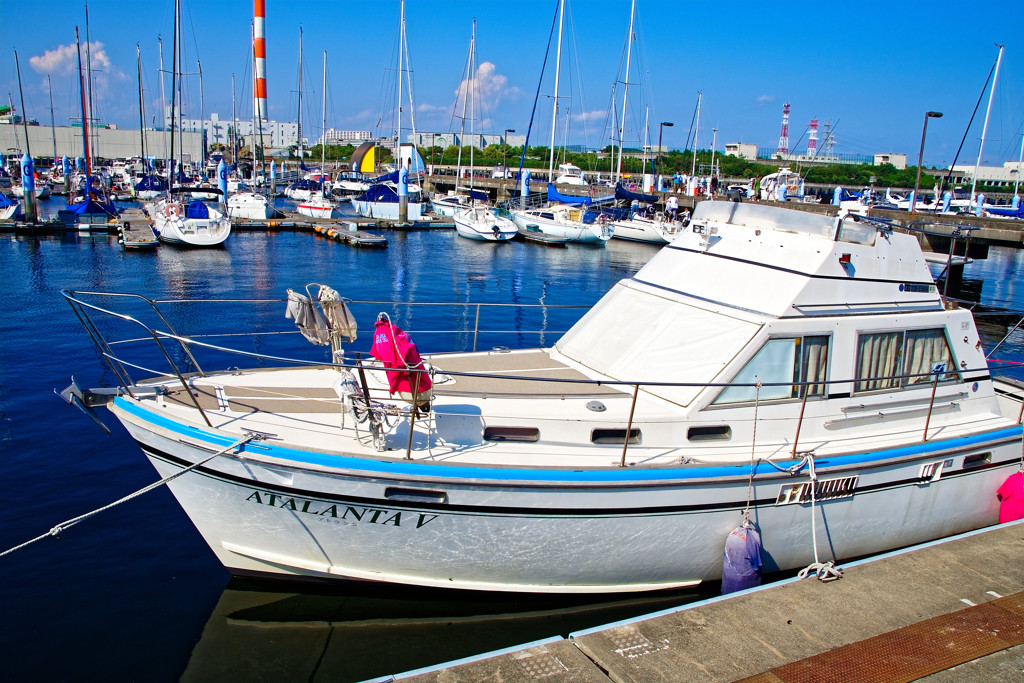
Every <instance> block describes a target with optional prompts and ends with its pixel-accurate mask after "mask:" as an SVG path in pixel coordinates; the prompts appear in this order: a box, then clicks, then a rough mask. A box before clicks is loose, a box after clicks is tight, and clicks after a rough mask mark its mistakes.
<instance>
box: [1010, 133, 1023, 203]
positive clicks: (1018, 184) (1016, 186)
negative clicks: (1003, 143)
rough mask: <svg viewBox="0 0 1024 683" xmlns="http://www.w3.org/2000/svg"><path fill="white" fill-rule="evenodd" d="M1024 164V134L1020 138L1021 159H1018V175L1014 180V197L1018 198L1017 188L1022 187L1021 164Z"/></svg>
mask: <svg viewBox="0 0 1024 683" xmlns="http://www.w3.org/2000/svg"><path fill="white" fill-rule="evenodd" d="M1022 163H1024V133H1021V136H1020V157H1019V158H1018V159H1017V174H1016V175H1015V176H1014V178H1013V196H1014V197H1017V196H1018V195H1017V188H1018V187H1019V186H1020V172H1021V164H1022Z"/></svg>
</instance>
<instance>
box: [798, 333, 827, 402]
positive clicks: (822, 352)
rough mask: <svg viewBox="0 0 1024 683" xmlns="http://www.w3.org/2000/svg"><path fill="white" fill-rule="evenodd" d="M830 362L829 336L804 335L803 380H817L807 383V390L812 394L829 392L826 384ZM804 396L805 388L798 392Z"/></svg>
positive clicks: (818, 394) (820, 394)
mask: <svg viewBox="0 0 1024 683" xmlns="http://www.w3.org/2000/svg"><path fill="white" fill-rule="evenodd" d="M827 363H828V337H804V338H803V355H802V363H801V366H802V369H803V381H805V382H815V384H808V385H806V387H805V388H806V390H807V391H809V392H810V395H811V396H822V395H824V394H827V393H828V389H827V385H826V384H824V381H825V378H826V370H827V369H828V368H827ZM798 395H799V396H803V390H801V391H800V392H798Z"/></svg>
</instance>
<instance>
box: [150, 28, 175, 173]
mask: <svg viewBox="0 0 1024 683" xmlns="http://www.w3.org/2000/svg"><path fill="white" fill-rule="evenodd" d="M156 42H157V45H158V46H159V48H160V116H161V117H162V118H163V121H161V122H160V128H161V129H162V130H163V131H164V159H166V160H167V164H168V166H170V162H171V153H170V151H169V150H168V149H167V96H166V95H165V94H164V39H163V36H157V38H156ZM153 165H154V166H155V165H156V164H153ZM167 179H168V182H170V176H168V178H167Z"/></svg>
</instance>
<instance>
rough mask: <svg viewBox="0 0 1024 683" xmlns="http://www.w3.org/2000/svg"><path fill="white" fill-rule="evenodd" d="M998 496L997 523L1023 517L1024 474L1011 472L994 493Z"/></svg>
mask: <svg viewBox="0 0 1024 683" xmlns="http://www.w3.org/2000/svg"><path fill="white" fill-rule="evenodd" d="M996 497H997V498H999V523H1000V524H1002V523H1003V522H1012V521H1013V520H1015V519H1024V474H1022V473H1021V472H1020V470H1018V471H1016V472H1014V473H1013V474H1011V475H1010V476H1009V477H1008V478H1007V479H1006V481H1004V482H1003V485H1002V486H1000V487H999V491H998V492H997V493H996Z"/></svg>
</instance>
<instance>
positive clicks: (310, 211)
mask: <svg viewBox="0 0 1024 683" xmlns="http://www.w3.org/2000/svg"><path fill="white" fill-rule="evenodd" d="M299 61H300V63H301V61H302V48H301V47H300V48H299ZM299 73H300V74H301V73H302V68H301V67H300V68H299ZM323 87H324V92H323V105H322V107H321V126H320V130H321V131H325V130H327V50H324V86H323ZM299 143H300V145H301V140H300V141H299ZM325 147H326V140H321V144H320V169H321V173H320V181H319V184H320V190H319V192H313V193H312V196H311V197H310V198H309V199H308V200H306V201H304V202H297V203H296V204H295V210H296V211H298V212H299V213H301V214H302V215H304V216H309V217H311V218H330V217H331V215H332V214H333V213H334V202H332V201H331V200H330V199H328V198H327V195H326V194H324V187H325V182H324V178H323V168H324V166H325V165H326V163H327V157H326V149H325Z"/></svg>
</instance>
